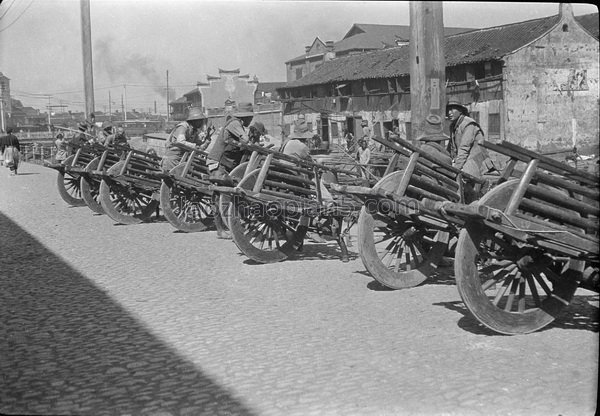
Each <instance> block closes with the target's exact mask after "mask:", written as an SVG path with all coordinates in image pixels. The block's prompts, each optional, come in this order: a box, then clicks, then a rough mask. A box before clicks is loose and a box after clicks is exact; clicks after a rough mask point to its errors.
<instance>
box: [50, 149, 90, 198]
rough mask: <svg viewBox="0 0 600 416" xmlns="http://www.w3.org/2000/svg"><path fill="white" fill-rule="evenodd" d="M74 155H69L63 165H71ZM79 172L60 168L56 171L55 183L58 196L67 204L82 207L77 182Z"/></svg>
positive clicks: (79, 188)
mask: <svg viewBox="0 0 600 416" xmlns="http://www.w3.org/2000/svg"><path fill="white" fill-rule="evenodd" d="M74 157H75V156H74V155H71V156H69V157H68V158H67V159H65V161H64V163H63V164H64V166H69V165H71V162H72V161H73V158H74ZM79 178H80V175H79V174H72V173H70V172H69V171H68V170H65V169H61V170H59V171H58V176H57V177H56V185H57V187H58V193H59V195H60V197H61V198H62V199H63V201H65V202H66V203H67V204H69V205H72V206H74V207H84V206H85V201H84V200H83V198H82V197H81V187H80V184H79Z"/></svg>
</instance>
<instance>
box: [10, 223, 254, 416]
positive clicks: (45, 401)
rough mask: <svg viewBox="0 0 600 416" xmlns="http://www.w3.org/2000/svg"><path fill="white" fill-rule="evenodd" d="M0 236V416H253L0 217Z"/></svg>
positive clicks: (98, 290)
mask: <svg viewBox="0 0 600 416" xmlns="http://www.w3.org/2000/svg"><path fill="white" fill-rule="evenodd" d="M0 235H2V239H1V240H0V252H1V253H2V256H1V257H0V270H1V273H0V322H2V325H0V356H2V359H1V360H0V374H1V375H2V376H0V413H1V414H55V415H58V414H97V415H101V414H102V415H108V414H136V415H138V414H172V415H179V414H190V415H191V414H193V415H213V414H228V415H254V414H256V413H255V412H254V411H252V410H251V409H249V408H248V407H247V406H245V405H244V404H243V402H242V400H241V399H239V398H236V397H235V396H234V394H233V393H232V392H230V391H228V390H227V389H226V388H224V387H222V386H220V385H219V384H218V383H217V382H215V381H214V380H213V379H211V377H210V376H209V375H207V374H205V373H204V372H203V371H202V369H201V368H197V367H196V366H195V365H194V364H193V363H192V362H190V361H188V360H187V359H185V358H183V357H182V356H180V355H179V354H178V352H177V351H176V350H175V349H174V348H173V347H171V346H170V345H169V344H168V343H166V342H165V341H164V340H161V339H159V338H158V337H157V336H155V335H153V334H152V332H150V330H149V329H148V328H147V327H146V325H145V324H144V322H143V321H139V320H138V319H137V318H136V317H134V316H133V315H132V314H130V313H129V312H128V311H127V310H126V309H124V308H123V307H122V306H121V305H119V303H118V302H117V301H116V300H114V299H112V298H111V297H110V296H109V294H108V293H107V292H106V291H105V290H103V289H102V288H100V287H98V286H96V285H95V284H94V283H93V282H92V281H90V280H88V279H87V278H86V277H85V276H84V275H82V274H80V273H79V272H78V271H76V270H75V269H73V268H72V267H71V266H69V265H68V264H67V263H66V262H64V261H63V260H62V259H61V258H60V257H58V256H57V255H56V254H54V253H53V252H51V251H50V250H48V249H47V248H46V247H44V246H43V245H42V244H40V242H39V241H37V240H36V238H35V237H34V236H32V235H30V234H29V233H27V232H26V231H25V230H23V229H22V228H20V227H19V225H18V224H16V223H14V222H13V221H11V220H10V219H9V218H8V217H6V216H5V215H3V214H2V213H0ZM200 345H201V344H200Z"/></svg>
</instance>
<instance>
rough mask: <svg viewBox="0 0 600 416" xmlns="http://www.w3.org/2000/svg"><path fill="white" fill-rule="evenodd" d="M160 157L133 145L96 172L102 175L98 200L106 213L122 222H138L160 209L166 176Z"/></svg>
mask: <svg viewBox="0 0 600 416" xmlns="http://www.w3.org/2000/svg"><path fill="white" fill-rule="evenodd" d="M160 160H161V158H160V157H158V156H156V155H153V154H149V153H145V152H142V151H140V150H134V149H132V150H129V151H128V152H127V155H126V157H125V159H124V160H121V161H119V162H117V163H115V164H114V165H113V166H111V167H110V169H108V170H107V171H106V172H97V173H98V174H99V175H101V176H102V182H101V183H100V189H99V200H100V204H101V206H102V209H103V210H104V212H105V213H106V215H108V216H109V217H110V218H112V219H113V220H115V221H116V222H117V223H119V224H138V223H140V222H142V221H146V220H148V219H149V218H150V217H151V216H152V214H153V213H155V212H157V210H158V208H159V191H160V186H161V183H162V179H163V178H164V177H165V176H166V174H165V172H164V171H163V170H162V169H161V167H160Z"/></svg>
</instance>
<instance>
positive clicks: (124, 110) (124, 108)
mask: <svg viewBox="0 0 600 416" xmlns="http://www.w3.org/2000/svg"><path fill="white" fill-rule="evenodd" d="M123 90H124V91H125V106H124V107H123V113H124V114H125V116H124V117H125V121H127V85H125V84H123Z"/></svg>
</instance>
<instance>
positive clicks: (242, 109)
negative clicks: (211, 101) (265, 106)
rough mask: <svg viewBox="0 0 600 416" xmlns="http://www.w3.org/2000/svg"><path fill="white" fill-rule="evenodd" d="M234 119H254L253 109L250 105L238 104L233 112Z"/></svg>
mask: <svg viewBox="0 0 600 416" xmlns="http://www.w3.org/2000/svg"><path fill="white" fill-rule="evenodd" d="M233 115H234V117H238V118H242V117H254V107H253V106H252V103H239V104H238V106H237V107H236V108H235V110H233Z"/></svg>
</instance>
